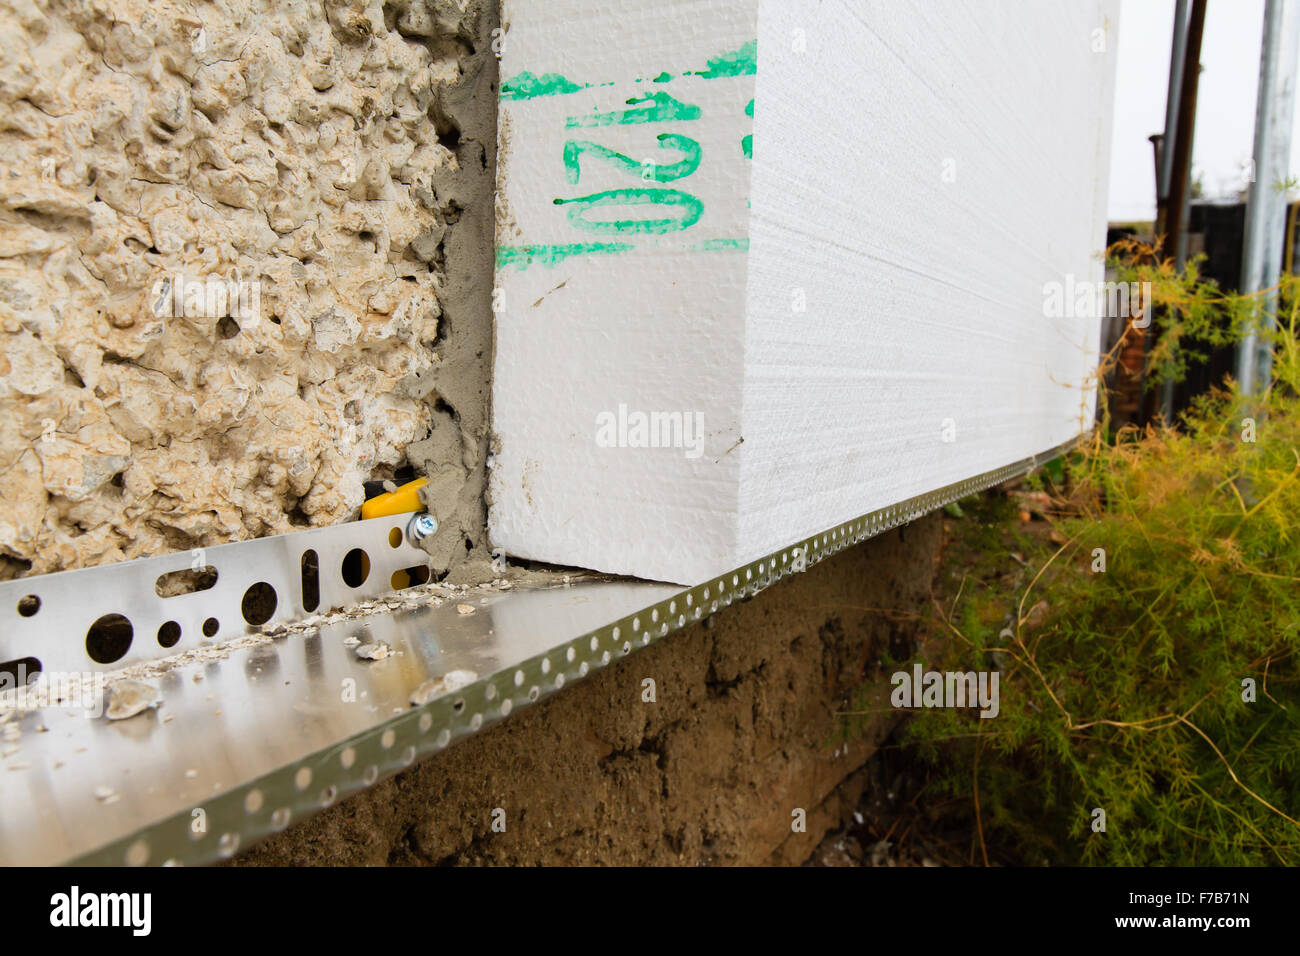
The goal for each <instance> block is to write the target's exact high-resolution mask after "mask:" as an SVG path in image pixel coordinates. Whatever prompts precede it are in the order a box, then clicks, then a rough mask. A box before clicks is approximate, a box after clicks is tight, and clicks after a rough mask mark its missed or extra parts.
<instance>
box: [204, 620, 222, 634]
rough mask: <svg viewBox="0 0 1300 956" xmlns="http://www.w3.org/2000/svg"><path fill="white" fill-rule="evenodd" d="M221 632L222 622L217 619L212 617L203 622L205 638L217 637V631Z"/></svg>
mask: <svg viewBox="0 0 1300 956" xmlns="http://www.w3.org/2000/svg"><path fill="white" fill-rule="evenodd" d="M219 630H221V622H220V621H218V620H217V619H216V618H215V617H210V618H208V619H207V620H206V621H204V622H203V636H204V637H216V636H217V631H219Z"/></svg>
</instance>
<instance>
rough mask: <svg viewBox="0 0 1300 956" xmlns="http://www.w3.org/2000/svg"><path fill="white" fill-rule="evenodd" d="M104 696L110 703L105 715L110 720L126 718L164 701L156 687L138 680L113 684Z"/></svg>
mask: <svg viewBox="0 0 1300 956" xmlns="http://www.w3.org/2000/svg"><path fill="white" fill-rule="evenodd" d="M104 696H105V699H106V702H107V704H108V706H107V707H105V708H104V716H105V717H107V718H108V719H109V720H126V719H127V718H128V717H134V716H135V715H136V714H139V713H142V712H143V711H146V710H149V709H150V708H152V707H157V706H158V705H159V704H160V703H162V698H161V697H159V695H158V689H157V688H156V687H153V686H152V685H150V684H146V683H144V682H143V681H138V680H122V681H118V682H117V683H115V684H111V685H110V686H109V688H108V690H107V691H105V692H104Z"/></svg>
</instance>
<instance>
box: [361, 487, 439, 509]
mask: <svg viewBox="0 0 1300 956" xmlns="http://www.w3.org/2000/svg"><path fill="white" fill-rule="evenodd" d="M428 483H429V479H428V478H416V479H415V480H414V481H408V482H407V483H406V484H404V485H402V486H401V487H400V488H398V489H397V490H396V491H385V492H384V493H383V494H382V495H375V496H374V497H373V498H371V499H370V500H369V501H367V502H365V503H364V504H362V505H361V517H362V518H383V517H385V516H387V515H400V514H408V513H409V512H412V511H421V510H423V508H424V505H423V504H421V503H420V489H421V488H423V487H424V486H425V485H427V484H428Z"/></svg>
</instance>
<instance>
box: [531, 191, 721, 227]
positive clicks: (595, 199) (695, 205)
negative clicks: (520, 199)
mask: <svg viewBox="0 0 1300 956" xmlns="http://www.w3.org/2000/svg"><path fill="white" fill-rule="evenodd" d="M554 203H555V205H557V206H565V205H567V206H569V207H570V208H569V213H568V216H569V224H570V225H572V226H573V227H574V228H575V229H581V230H583V231H584V232H595V233H604V234H613V235H620V236H624V235H640V234H645V233H651V234H656V235H658V234H662V233H665V232H677V231H679V230H682V229H689V228H690V227H691V226H693V225H695V224H696V223H697V222H699V221H700V216H702V215H704V203H702V202H700V201H699V200H698V199H696V198H695V197H694V196H692V195H691V194H690V193H685V192H682V191H681V190H680V189H607V190H605V191H604V192H599V193H592V194H591V195H590V196H582V197H580V198H577V199H556V200H554ZM601 206H676V207H678V208H679V209H680V211H681V216H680V217H679V218H664V219H596V220H592V219H587V218H586V216H585V214H586V212H587V210H588V209H596V208H599V207H601Z"/></svg>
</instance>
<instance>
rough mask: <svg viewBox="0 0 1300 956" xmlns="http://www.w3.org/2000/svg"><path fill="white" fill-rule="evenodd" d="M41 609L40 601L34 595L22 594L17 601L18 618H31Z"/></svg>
mask: <svg viewBox="0 0 1300 956" xmlns="http://www.w3.org/2000/svg"><path fill="white" fill-rule="evenodd" d="M40 609H41V599H40V598H39V597H37V596H36V595H35V594H24V595H23V596H22V597H20V598H19V599H18V616H19V617H31V616H32V615H33V614H35V613H36V612H37V611H39V610H40Z"/></svg>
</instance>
